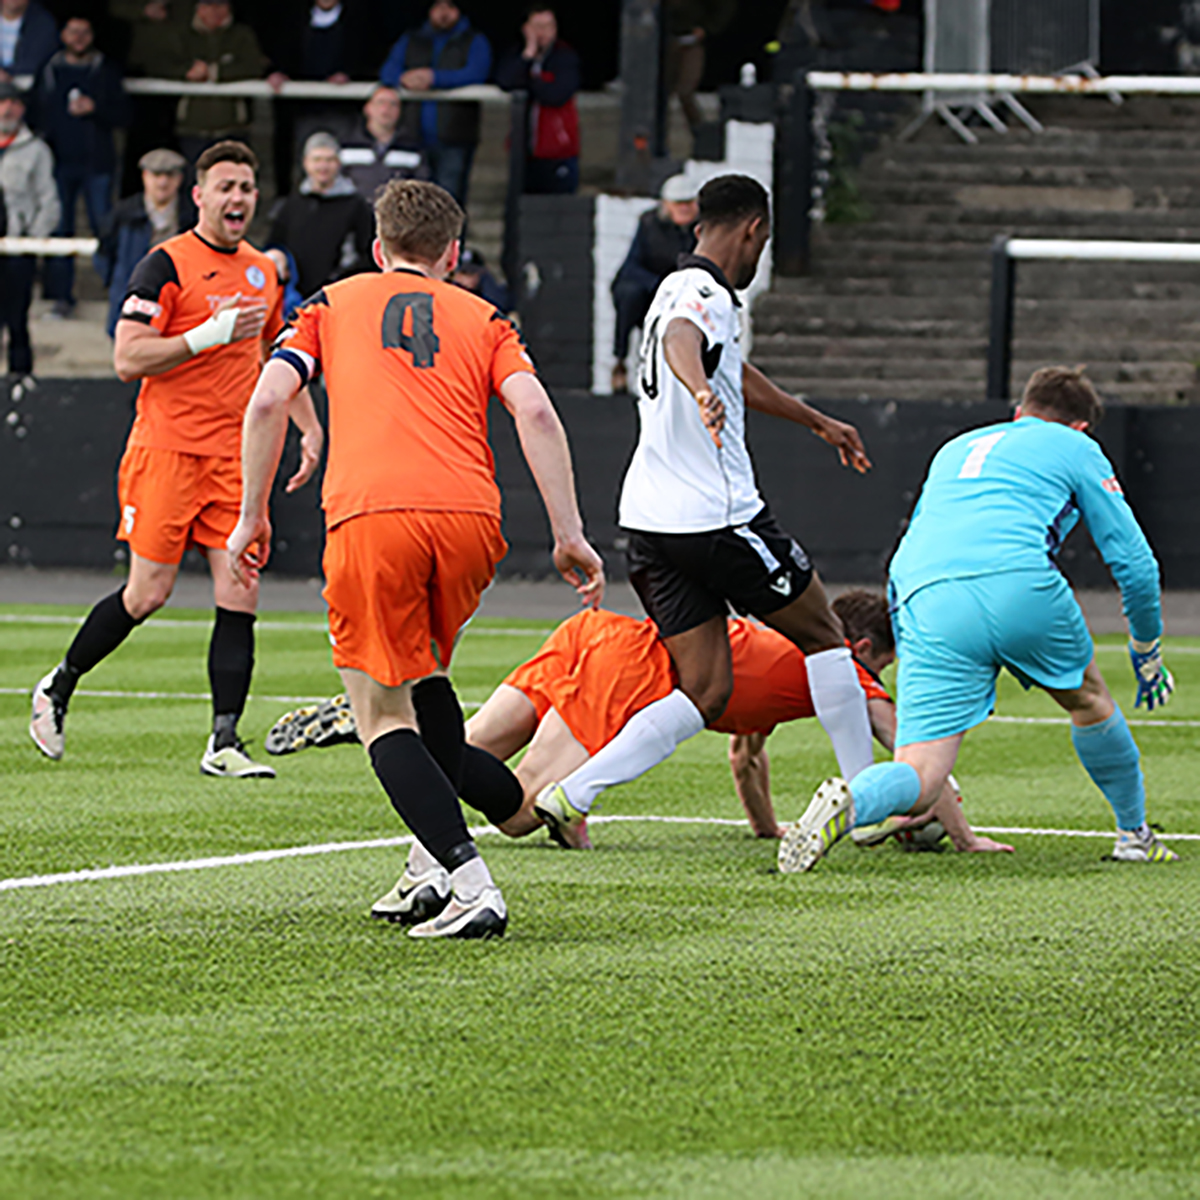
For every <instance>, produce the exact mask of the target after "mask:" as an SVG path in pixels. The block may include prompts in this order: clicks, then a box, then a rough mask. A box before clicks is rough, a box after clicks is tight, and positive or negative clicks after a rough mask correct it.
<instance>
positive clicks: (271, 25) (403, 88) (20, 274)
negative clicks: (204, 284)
mask: <svg viewBox="0 0 1200 1200" xmlns="http://www.w3.org/2000/svg"><path fill="white" fill-rule="evenodd" d="M239 6H244V12H245V18H246V19H244V20H243V19H241V18H242V11H243V9H242V8H239V10H237V11H235V9H234V7H233V3H232V0H108V3H100V2H99V0H0V236H3V235H5V234H7V235H10V236H26V237H45V236H59V237H72V236H75V235H76V233H77V232H79V233H83V232H85V230H84V229H83V228H82V227H81V226H80V224H79V222H80V216H79V213H80V209H81V208H82V210H83V211H84V212H85V213H86V220H87V226H88V229H87V230H86V232H88V233H90V234H91V235H93V236H95V237H97V238H98V239H99V250H98V253H97V254H96V256H95V259H94V264H95V267H96V269H97V271H98V273H99V274H100V277H101V279H102V280H103V282H104V283H105V285H106V286H107V288H108V289H109V294H110V309H109V314H108V322H107V328H108V331H109V333H110V335H111V333H112V331H113V329H114V327H115V322H116V315H117V309H118V307H119V304H120V300H121V297H122V295H123V292H124V289H125V286H126V284H127V282H128V279H129V276H130V273H131V272H132V270H133V267H134V266H135V265H136V263H137V262H138V261H139V259H140V258H142V257H143V256H144V255H145V254H146V253H147V252H149V251H150V250H151V249H153V248H154V247H155V246H157V245H158V244H159V243H160V242H163V241H165V240H166V239H168V238H170V237H172V236H174V235H175V234H176V233H178V232H179V231H181V230H184V229H187V228H189V227H190V226H191V224H192V222H193V221H194V219H195V210H194V206H193V202H192V197H191V190H192V182H193V164H194V163H195V162H196V160H197V158H198V157H199V155H200V154H201V153H202V152H203V151H204V150H205V149H206V148H207V147H208V146H210V145H212V144H214V143H215V142H217V141H222V140H225V139H230V138H232V139H237V140H242V141H246V142H249V140H250V130H251V125H252V117H253V112H252V107H251V105H252V101H251V100H248V99H246V98H242V97H238V96H230V95H221V94H205V93H202V92H192V93H189V94H185V95H171V94H136V95H131V94H129V93H127V92H126V90H125V87H124V78H125V76H126V75H131V76H132V75H139V76H146V77H150V78H155V79H167V80H177V81H180V82H184V83H191V84H219V83H230V82H237V81H244V80H264V81H265V82H266V83H267V84H268V85H269V86H270V87H271V88H272V89H274V90H276V91H278V90H279V89H280V88H281V87H282V85H283V84H285V83H286V82H288V81H290V80H296V81H318V82H324V83H330V84H335V85H336V84H344V83H348V82H350V81H363V80H369V79H375V80H376V86H375V88H374V90H373V92H372V93H371V95H370V97H369V98H368V99H367V100H366V103H365V104H363V105H362V106H361V109H360V108H359V107H358V106H357V105H356V104H348V103H347V102H346V101H341V102H340V103H331V102H329V101H327V100H324V99H322V100H307V99H295V98H288V99H287V100H286V101H282V102H279V103H276V104H275V105H274V106H273V127H274V144H273V147H272V156H273V160H274V162H273V165H274V168H275V170H274V179H275V192H276V196H277V198H276V200H275V203H274V207H273V208H271V210H270V213H269V217H270V232H269V236H268V240H267V248H268V252H269V253H270V254H271V256H272V258H273V259H274V260H275V262H276V264H277V266H278V268H279V272H280V276H281V278H282V279H283V280H284V281H285V284H286V289H287V296H288V299H289V303H290V304H291V305H293V306H294V305H295V304H297V303H298V302H299V301H300V300H301V299H302V298H303V297H304V296H306V295H310V294H311V293H313V292H314V291H316V290H317V289H319V288H320V287H321V286H323V285H324V284H326V283H329V282H332V281H334V280H336V279H339V278H342V277H344V276H346V275H349V274H353V273H356V272H359V271H366V270H374V269H376V268H375V265H374V262H373V259H372V254H371V243H372V240H373V237H374V229H373V213H372V207H371V201H372V199H373V197H374V195H375V194H376V192H377V191H378V190H379V189H380V188H381V187H382V186H383V185H384V184H386V183H387V182H388V180H390V179H393V178H396V177H412V178H420V179H431V180H433V181H434V182H436V183H438V184H440V185H441V186H442V187H444V188H445V189H446V190H447V191H449V192H450V193H451V194H452V195H453V196H454V197H455V198H456V199H457V200H458V201H459V203H460V204H462V205H464V206H465V205H466V201H467V196H468V191H469V184H470V177H471V168H472V162H473V159H474V156H475V152H476V149H477V147H478V144H479V139H480V130H481V124H482V113H481V105H480V103H478V102H477V101H474V100H471V99H462V100H452V101H447V100H442V99H436V98H431V99H430V100H428V101H422V100H420V99H413V98H411V94H412V93H422V92H442V91H445V90H447V89H452V88H463V87H470V86H471V85H476V84H484V83H493V84H496V85H499V86H500V87H501V88H503V89H505V90H507V91H517V90H521V91H524V92H525V93H527V95H528V97H529V104H528V126H527V129H526V132H525V190H526V191H527V192H534V193H572V192H574V191H575V190H576V189H577V188H578V185H579V151H580V131H579V115H578V112H577V109H576V99H575V97H576V93H577V92H578V91H579V89H580V86H581V63H580V56H579V55H578V54H577V52H576V51H575V49H574V48H573V47H572V46H570V45H569V44H568V43H567V42H565V41H564V40H563V39H562V38H561V37H560V36H559V28H558V16H557V14H556V12H555V9H554V7H553V6H551V5H549V4H545V3H531V4H529V5H528V6H527V7H526V9H525V10H524V18H523V22H522V24H521V26H520V28H519V31H515V32H516V36H515V37H514V39H513V41H512V44H511V45H510V46H507V47H500V48H499V51H498V52H494V50H493V46H492V44H491V42H490V41H489V39H488V38H487V36H486V35H485V34H484V33H483V32H482V31H481V30H479V29H478V28H476V27H475V26H474V25H473V24H472V22H471V19H470V16H469V15H468V13H467V12H465V11H464V9H463V8H462V7H461V6H460V4H459V2H458V0H428V2H427V3H426V2H425V0H413V2H412V3H409V4H408V5H407V6H405V5H400V4H385V3H383V2H382V0H239ZM666 7H667V10H669V11H668V12H667V18H668V20H667V22H666V23H667V26H668V30H667V32H668V41H669V43H670V44H669V45H668V46H667V55H668V60H669V61H668V64H667V65H668V69H669V72H670V73H671V74H672V76H673V81H674V80H675V79H677V78H679V77H682V78H683V80H684V82H683V85H682V86H678V87H676V90H678V91H679V93H680V95H681V97H682V98H683V99H684V103H685V109H686V108H687V107H688V101H689V99H690V95H689V94H688V91H689V87H690V86H692V83H694V82H695V81H698V78H699V69H700V66H702V63H703V50H702V49H699V48H698V47H700V46H701V45H702V43H703V41H704V38H705V37H706V36H707V34H708V33H714V32H716V31H717V30H718V29H719V28H721V27H722V25H723V24H724V23H725V21H727V20H728V16H729V12H728V11H727V10H729V9H731V8H732V6H731V4H729V3H727V2H726V0H694V2H692V0H689V2H687V3H680V2H679V0H669V2H668V4H667V6H666ZM398 12H407V13H410V14H414V15H418V16H419V17H420V19H419V20H417V21H415V23H414V22H412V21H409V22H408V23H409V24H411V28H406V29H403V28H399V27H394V28H393V29H392V30H391V32H390V33H389V32H388V30H387V27H388V20H389V18H391V19H392V20H393V21H395V14H396V13H398ZM397 34H398V36H396V35H397ZM681 46H682V47H683V49H682V50H681V49H680V47H681ZM689 47H691V48H690V49H689ZM677 60H678V61H677ZM689 81H691V83H690V82H689ZM673 86H675V83H674V82H673ZM693 90H694V88H693ZM401 92H403V93H405V98H404V99H403V100H402V99H401ZM688 115H689V118H690V117H691V115H692V114H691V113H690V112H689V113H688ZM118 131H123V135H122V136H121V137H117V136H115V135H116V134H117V133H118ZM119 149H120V150H121V153H118V150H119ZM686 208H687V205H683V206H680V205H679V204H678V203H677V202H675V201H674V200H672V199H668V198H666V197H664V200H663V204H662V206H661V207H660V209H659V210H658V212H657V214H656V215H655V218H654V222H653V224H650V223H644V224H645V228H642V229H640V230H639V235H638V239H637V241H636V242H635V245H634V247H633V248H632V249H631V256H630V259H629V260H628V261H627V263H626V266H625V268H623V272H622V278H621V279H620V280H619V281H618V286H617V287H616V289H615V292H614V297H615V302H616V304H617V307H618V311H619V315H620V319H619V322H618V324H619V332H618V341H619V342H620V343H621V347H620V350H619V357H623V355H624V348H625V346H627V343H628V337H629V332H630V331H631V330H632V328H634V327H635V326H637V325H638V324H640V322H641V319H642V316H643V315H644V305H645V298H646V295H648V292H647V288H649V290H650V291H651V292H652V290H653V284H652V283H651V278H652V276H654V277H656V276H658V275H660V274H661V272H662V270H663V263H665V262H667V259H668V257H669V256H670V253H671V252H673V251H674V250H675V249H676V248H677V247H681V246H683V244H684V243H685V242H686V243H688V244H690V241H691V238H692V234H691V229H690V220H688V219H685V213H684V210H685V209H686ZM39 271H40V279H41V286H42V294H43V296H44V297H45V299H46V300H48V301H50V302H51V306H50V309H49V312H48V313H47V316H50V317H57V318H68V317H70V316H71V315H72V312H73V310H74V308H75V303H76V295H75V260H74V258H73V257H70V256H62V257H47V258H45V259H43V260H41V263H40V267H39V260H37V259H35V258H34V257H33V256H30V255H24V254H22V255H16V254H7V255H5V254H0V324H2V326H3V328H4V329H6V330H7V345H8V367H9V371H10V372H11V373H13V374H16V375H20V376H24V375H27V374H29V373H30V372H31V371H32V355H31V349H30V336H29V328H28V319H29V310H30V305H31V298H32V295H33V291H34V286H35V283H36V282H37V279H38V276H39ZM456 279H457V282H459V283H460V284H461V285H462V286H464V287H468V288H470V289H471V290H474V291H477V292H479V293H480V294H482V295H485V296H486V297H487V298H488V299H489V300H491V301H492V302H493V303H495V304H497V305H498V306H499V307H501V308H504V309H508V308H510V307H511V300H510V297H509V293H508V289H507V288H505V287H504V285H503V284H501V283H500V282H499V281H497V279H496V278H495V277H494V276H493V275H492V273H491V272H490V271H489V270H488V267H487V264H486V263H485V261H484V259H483V256H482V255H481V254H480V253H479V251H478V250H477V249H474V248H468V249H467V250H466V251H465V252H464V254H463V257H462V263H461V264H460V268H459V271H458V273H457V276H456ZM615 382H616V383H618V384H619V385H622V386H623V385H624V379H623V378H622V379H617V380H615Z"/></svg>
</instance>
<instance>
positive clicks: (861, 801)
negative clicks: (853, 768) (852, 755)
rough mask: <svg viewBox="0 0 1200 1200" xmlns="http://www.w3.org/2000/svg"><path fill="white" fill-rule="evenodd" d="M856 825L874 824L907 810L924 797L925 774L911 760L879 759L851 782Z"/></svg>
mask: <svg viewBox="0 0 1200 1200" xmlns="http://www.w3.org/2000/svg"><path fill="white" fill-rule="evenodd" d="M850 794H851V796H853V797H854V823H855V825H874V824H875V823H876V822H877V821H882V820H883V819H884V817H890V816H892V815H893V814H894V813H906V812H908V810H909V809H910V808H912V806H913V805H914V804H916V802H917V801H918V800H919V799H920V798H921V777H920V775H918V774H917V771H916V768H915V767H913V766H910V765H909V764H908V763H898V762H885V763H876V764H875V765H874V766H873V767H868V768H867V769H866V770H865V771H860V772H859V773H858V774H857V775H855V777H854V779H853V781H852V782H851V784H850Z"/></svg>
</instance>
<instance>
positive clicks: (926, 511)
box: [889, 417, 1162, 642]
mask: <svg viewBox="0 0 1200 1200" xmlns="http://www.w3.org/2000/svg"><path fill="white" fill-rule="evenodd" d="M1081 516H1082V517H1083V520H1084V522H1085V524H1086V525H1087V528H1088V530H1089V532H1090V533H1091V535H1092V539H1093V541H1095V543H1096V546H1097V548H1098V549H1099V551H1100V554H1101V556H1102V557H1103V559H1104V561H1105V562H1106V563H1107V564H1108V567H1109V569H1110V570H1111V571H1112V573H1113V576H1114V577H1115V579H1116V581H1117V585H1118V586H1119V587H1120V589H1121V598H1122V602H1123V604H1124V608H1125V618H1126V620H1127V621H1128V622H1129V629H1130V632H1131V634H1132V635H1133V637H1135V638H1136V639H1137V640H1138V641H1144V642H1149V641H1153V640H1154V639H1155V638H1156V637H1159V636H1160V635H1161V633H1162V611H1161V607H1160V596H1159V571H1158V562H1157V560H1156V559H1155V557H1154V552H1153V551H1152V550H1151V549H1150V544H1149V543H1148V542H1147V541H1146V535H1145V534H1144V533H1142V531H1141V528H1140V527H1139V525H1138V523H1137V521H1136V520H1135V518H1134V515H1133V513H1132V511H1131V510H1130V508H1129V504H1128V503H1127V502H1126V500H1125V496H1124V495H1123V493H1122V492H1121V485H1120V484H1119V483H1118V482H1117V477H1116V473H1115V472H1114V470H1113V467H1112V464H1111V463H1110V462H1109V461H1108V459H1107V458H1106V457H1105V456H1104V452H1103V451H1102V450H1101V449H1100V447H1099V446H1098V445H1097V444H1096V443H1095V442H1094V441H1093V440H1092V439H1091V438H1090V437H1088V436H1087V434H1085V433H1080V432H1079V431H1078V430H1075V429H1071V428H1070V427H1069V426H1067V425H1060V424H1057V423H1056V422H1053V421H1043V420H1040V419H1039V418H1037V417H1022V418H1021V419H1020V420H1018V421H1009V422H1006V423H1004V424H1003V425H991V426H988V427H986V428H984V429H973V430H971V431H970V432H969V433H964V434H960V435H959V436H958V437H956V438H954V439H953V440H952V441H949V442H947V443H946V445H944V446H943V447H942V448H941V449H940V450H939V451H938V452H937V454H936V455H935V457H934V460H933V462H932V464H931V465H930V468H929V475H928V477H927V479H926V480H925V486H924V488H922V490H921V498H920V501H919V502H918V504H917V508H916V511H915V512H914V514H913V519H912V523H911V524H910V525H909V528H908V531H907V532H906V533H905V535H904V538H903V540H902V541H901V543H900V547H899V549H898V550H897V551H896V553H895V555H894V557H893V558H892V562H891V565H890V568H889V574H890V577H891V582H892V586H893V588H894V589H895V596H896V600H897V602H899V603H903V602H904V601H905V600H907V599H908V597H909V596H911V595H912V594H913V593H914V592H916V591H918V590H919V589H921V588H923V587H925V586H926V585H927V584H930V583H936V582H938V581H939V580H942V579H967V578H971V577H974V576H981V575H995V574H999V573H1000V572H1006V571H1028V570H1038V569H1043V570H1057V567H1056V566H1055V564H1054V562H1053V556H1054V555H1055V554H1056V553H1057V552H1058V549H1059V547H1060V546H1061V545H1062V543H1063V540H1064V539H1065V538H1066V536H1067V534H1068V533H1070V532H1071V530H1072V529H1073V528H1074V527H1075V523H1076V521H1078V520H1079V518H1080V517H1081Z"/></svg>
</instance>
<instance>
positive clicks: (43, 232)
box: [0, 80, 59, 375]
mask: <svg viewBox="0 0 1200 1200" xmlns="http://www.w3.org/2000/svg"><path fill="white" fill-rule="evenodd" d="M58 214H59V206H58V189H57V188H56V187H55V186H54V156H53V155H52V154H51V153H50V148H49V147H48V146H47V145H46V143H45V142H43V141H42V140H41V138H37V137H34V135H33V134H32V133H31V132H30V131H29V127H28V126H27V125H26V124H25V101H24V98H23V96H22V94H21V92H20V91H19V90H18V89H17V87H16V85H15V84H14V83H12V82H10V81H8V80H0V236H7V237H49V236H50V235H51V234H52V233H53V232H54V228H55V226H56V225H57V224H58ZM33 270H34V260H33V258H32V257H31V256H30V255H28V254H20V255H4V254H0V325H3V326H4V327H6V328H7V329H8V369H9V371H11V372H12V373H13V374H14V375H29V374H31V373H32V372H33V347H32V345H31V343H30V340H29V304H30V301H31V300H32V299H33Z"/></svg>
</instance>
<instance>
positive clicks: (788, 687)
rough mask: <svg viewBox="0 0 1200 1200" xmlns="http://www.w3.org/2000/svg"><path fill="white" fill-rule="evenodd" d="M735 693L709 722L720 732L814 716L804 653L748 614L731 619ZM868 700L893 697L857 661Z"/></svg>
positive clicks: (766, 728)
mask: <svg viewBox="0 0 1200 1200" xmlns="http://www.w3.org/2000/svg"><path fill="white" fill-rule="evenodd" d="M729 647H730V649H731V650H732V651H733V695H732V696H730V698H729V703H728V704H727V705H726V706H725V711H724V712H723V713H722V714H721V715H720V717H719V718H718V719H717V720H716V721H714V722H713V724H712V725H710V726H709V728H710V729H716V730H717V731H718V732H720V733H770V732H771V730H772V729H774V728H775V726H776V725H781V724H783V722H785V721H803V720H805V719H806V718H808V717H815V716H816V715H817V710H816V709H815V708H814V707H813V702H812V693H811V692H810V691H809V690H808V668H807V667H806V666H805V665H804V654H803V652H802V651H801V650H800V649H799V648H798V647H797V646H795V645H794V644H793V643H792V642H789V641H788V639H787V638H785V637H784V636H783V634H782V633H776V632H775V630H774V629H768V628H767V627H766V626H765V625H759V624H758V623H757V622H754V621H747V620H746V619H745V618H744V617H736V618H734V619H733V620H731V621H730V622H729ZM854 666H855V668H856V669H857V671H858V681H859V683H861V684H862V687H863V691H864V692H866V694H867V699H868V700H890V699H891V697H890V696H889V695H888V694H887V691H886V689H885V688H884V687H883V685H882V684H881V683H880V682H879V680H877V679H876V678H875V676H873V675H872V674H871V673H870V671H868V670H867V669H866V667H864V666H863V665H862V664H861V663H859V662H857V661H856V662H855V664H854Z"/></svg>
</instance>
